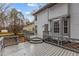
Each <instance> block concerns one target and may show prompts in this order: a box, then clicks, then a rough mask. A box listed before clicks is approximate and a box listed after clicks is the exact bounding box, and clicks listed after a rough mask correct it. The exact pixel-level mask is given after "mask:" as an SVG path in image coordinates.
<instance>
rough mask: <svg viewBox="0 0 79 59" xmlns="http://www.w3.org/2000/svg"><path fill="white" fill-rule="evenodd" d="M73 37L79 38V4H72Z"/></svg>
mask: <svg viewBox="0 0 79 59" xmlns="http://www.w3.org/2000/svg"><path fill="white" fill-rule="evenodd" d="M70 15H71V37H72V38H78V39H79V4H74V3H73V4H70Z"/></svg>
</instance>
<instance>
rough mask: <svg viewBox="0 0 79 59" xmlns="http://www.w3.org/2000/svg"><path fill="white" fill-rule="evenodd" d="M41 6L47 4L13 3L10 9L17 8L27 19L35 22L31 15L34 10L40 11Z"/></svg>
mask: <svg viewBox="0 0 79 59" xmlns="http://www.w3.org/2000/svg"><path fill="white" fill-rule="evenodd" d="M40 5H41V6H44V5H45V3H39V4H38V3H13V4H11V6H10V8H15V9H17V10H18V11H21V12H22V13H23V15H24V17H25V18H26V19H28V20H29V21H33V20H34V17H33V16H32V15H31V13H32V12H33V11H34V10H38V9H39V7H40ZM26 21H27V20H26Z"/></svg>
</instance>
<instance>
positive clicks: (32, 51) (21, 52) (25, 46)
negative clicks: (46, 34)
mask: <svg viewBox="0 0 79 59" xmlns="http://www.w3.org/2000/svg"><path fill="white" fill-rule="evenodd" d="M3 55H5V56H79V53H76V52H72V51H69V50H66V49H63V48H61V47H57V46H54V45H51V44H47V43H41V44H31V43H28V42H25V43H20V44H19V45H13V46H8V47H6V48H4V50H3Z"/></svg>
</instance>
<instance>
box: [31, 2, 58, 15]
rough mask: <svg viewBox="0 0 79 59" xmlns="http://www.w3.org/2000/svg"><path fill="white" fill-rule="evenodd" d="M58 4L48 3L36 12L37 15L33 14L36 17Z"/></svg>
mask: <svg viewBox="0 0 79 59" xmlns="http://www.w3.org/2000/svg"><path fill="white" fill-rule="evenodd" d="M56 4H57V3H48V4H46V5H45V6H44V7H42V8H40V9H39V10H38V11H36V12H35V13H33V14H32V15H36V14H38V13H40V12H41V11H43V10H45V9H47V8H50V7H52V6H54V5H56Z"/></svg>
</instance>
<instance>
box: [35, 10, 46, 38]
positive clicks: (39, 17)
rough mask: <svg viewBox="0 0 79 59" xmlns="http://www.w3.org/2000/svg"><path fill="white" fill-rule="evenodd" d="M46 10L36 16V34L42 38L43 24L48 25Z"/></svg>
mask: <svg viewBox="0 0 79 59" xmlns="http://www.w3.org/2000/svg"><path fill="white" fill-rule="evenodd" d="M47 11H48V10H44V11H42V12H41V13H39V14H38V15H37V21H36V24H37V34H38V35H40V36H41V37H42V36H43V30H44V27H43V26H44V24H48V12H47Z"/></svg>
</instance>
